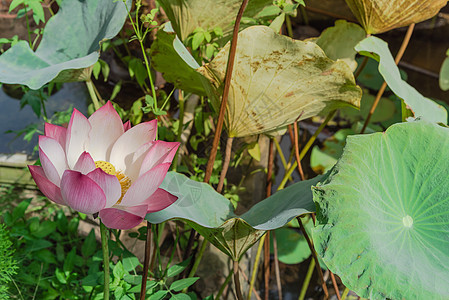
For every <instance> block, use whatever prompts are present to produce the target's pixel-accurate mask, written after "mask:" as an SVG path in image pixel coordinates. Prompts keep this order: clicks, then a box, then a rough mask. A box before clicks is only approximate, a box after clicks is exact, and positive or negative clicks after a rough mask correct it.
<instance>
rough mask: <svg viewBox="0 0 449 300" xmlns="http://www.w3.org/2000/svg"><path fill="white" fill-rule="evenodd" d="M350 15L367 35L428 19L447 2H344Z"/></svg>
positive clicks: (372, 0)
mask: <svg viewBox="0 0 449 300" xmlns="http://www.w3.org/2000/svg"><path fill="white" fill-rule="evenodd" d="M346 3H347V4H348V6H349V8H350V9H351V11H352V13H353V14H354V15H355V16H356V17H357V19H358V20H359V22H360V23H361V24H362V26H363V28H365V30H366V32H367V33H369V34H376V33H382V32H385V31H388V30H391V29H394V28H398V27H403V26H407V25H410V24H412V23H419V22H421V21H424V20H427V19H430V18H431V17H433V16H435V15H436V14H437V13H438V11H439V10H440V9H441V8H442V7H443V6H445V5H446V3H447V0H432V1H423V0H346Z"/></svg>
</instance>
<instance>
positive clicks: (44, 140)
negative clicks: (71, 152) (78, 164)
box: [39, 135, 68, 186]
mask: <svg viewBox="0 0 449 300" xmlns="http://www.w3.org/2000/svg"><path fill="white" fill-rule="evenodd" d="M39 158H40V160H41V163H42V167H43V169H44V172H45V175H47V178H48V179H49V180H50V181H51V182H53V183H54V184H55V185H57V186H59V183H60V181H61V177H62V174H64V171H65V170H67V169H68V166H67V161H66V157H65V153H64V150H63V149H62V146H61V145H60V144H59V142H58V141H57V140H55V139H53V138H50V137H47V136H42V135H41V136H39Z"/></svg>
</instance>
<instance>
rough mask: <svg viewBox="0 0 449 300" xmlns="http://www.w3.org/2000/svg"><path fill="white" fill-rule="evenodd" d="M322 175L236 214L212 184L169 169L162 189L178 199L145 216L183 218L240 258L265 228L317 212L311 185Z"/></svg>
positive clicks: (155, 220)
mask: <svg viewBox="0 0 449 300" xmlns="http://www.w3.org/2000/svg"><path fill="white" fill-rule="evenodd" d="M322 178H324V177H323V176H318V177H315V178H313V179H310V180H307V181H301V182H298V183H295V184H293V185H291V186H289V187H287V188H285V189H284V190H281V191H279V192H277V193H275V194H274V195H273V196H271V197H269V198H267V199H265V200H263V201H261V202H259V203H258V204H256V205H255V206H254V207H252V208H251V209H250V210H249V211H247V212H246V213H244V214H243V215H240V216H237V215H235V213H234V208H233V206H232V204H231V202H230V201H229V200H228V199H226V198H225V197H224V196H223V195H221V194H219V193H217V192H216V191H215V190H214V189H213V188H212V187H211V186H210V185H208V184H206V183H200V182H197V181H193V180H190V179H188V178H187V177H186V176H184V175H181V174H178V173H175V172H169V173H168V174H167V177H166V178H165V180H164V182H163V183H162V185H161V188H163V189H165V190H167V191H169V192H170V193H172V194H173V195H175V196H177V197H178V200H177V201H176V202H175V203H174V204H172V205H170V206H169V207H167V208H166V209H164V210H162V211H160V212H156V213H150V214H147V216H146V219H147V220H148V221H149V222H151V223H161V222H164V221H166V220H169V219H175V218H176V219H183V220H185V221H187V222H188V223H189V224H190V225H191V226H192V227H193V228H194V229H195V230H197V231H198V232H199V233H200V234H201V235H203V236H204V237H205V238H206V239H207V240H208V241H210V242H211V243H212V244H213V245H214V246H216V247H217V248H218V249H220V250H221V251H223V252H224V253H226V254H227V255H229V256H230V257H231V258H232V259H234V260H239V259H240V258H241V256H242V255H243V254H244V253H245V252H246V250H247V249H248V248H249V247H251V246H252V245H253V244H254V243H255V242H257V240H258V239H259V238H260V237H261V236H262V235H263V234H264V233H265V231H266V230H272V229H276V228H279V227H282V226H284V225H285V224H287V223H288V222H289V221H290V220H291V219H292V218H294V217H296V216H299V215H302V214H306V213H310V212H312V211H314V209H315V206H314V203H313V201H312V193H311V191H310V187H311V186H312V185H314V184H316V183H317V182H318V181H319V180H320V179H322Z"/></svg>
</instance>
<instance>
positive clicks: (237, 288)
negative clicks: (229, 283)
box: [234, 261, 244, 300]
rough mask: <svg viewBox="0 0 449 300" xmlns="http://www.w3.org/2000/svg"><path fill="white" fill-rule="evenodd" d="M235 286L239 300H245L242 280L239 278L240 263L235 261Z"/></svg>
mask: <svg viewBox="0 0 449 300" xmlns="http://www.w3.org/2000/svg"><path fill="white" fill-rule="evenodd" d="M234 284H235V292H236V294H237V299H238V300H244V298H243V295H242V289H241V288H240V278H239V262H238V261H234Z"/></svg>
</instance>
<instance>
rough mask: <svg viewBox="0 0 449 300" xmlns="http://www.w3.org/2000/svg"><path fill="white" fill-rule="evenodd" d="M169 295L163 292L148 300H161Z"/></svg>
mask: <svg viewBox="0 0 449 300" xmlns="http://www.w3.org/2000/svg"><path fill="white" fill-rule="evenodd" d="M167 294H168V291H165V290H161V291H157V292H156V293H154V294H153V295H151V296H150V297H149V298H148V300H161V299H163V298H164V297H165V296H166V295H167Z"/></svg>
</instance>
